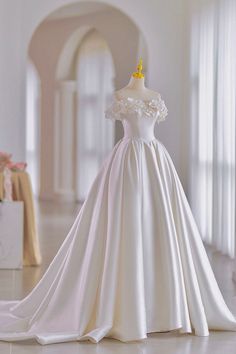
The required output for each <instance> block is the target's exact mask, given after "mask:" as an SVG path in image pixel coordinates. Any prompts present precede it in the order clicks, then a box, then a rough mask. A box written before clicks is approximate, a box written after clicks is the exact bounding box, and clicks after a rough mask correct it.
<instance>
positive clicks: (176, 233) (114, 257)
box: [0, 98, 236, 344]
mask: <svg viewBox="0 0 236 354" xmlns="http://www.w3.org/2000/svg"><path fill="white" fill-rule="evenodd" d="M166 113H167V111H166V108H165V105H164V102H163V101H162V100H161V99H160V98H158V99H156V100H152V101H141V100H133V99H127V100H126V99H122V100H121V101H119V102H118V101H117V100H114V102H113V103H112V106H111V107H110V108H109V109H108V110H107V114H106V117H107V118H112V119H114V118H115V119H120V120H122V123H123V125H124V132H125V134H124V137H123V138H122V139H121V140H120V141H119V142H118V143H117V144H116V145H115V147H114V149H113V150H112V151H111V152H110V154H109V155H108V156H107V158H106V160H105V161H104V163H103V165H102V167H101V168H100V171H99V173H98V175H97V177H96V178H95V180H94V182H93V184H92V187H91V189H90V191H89V194H88V197H87V199H86V201H85V202H84V204H83V206H82V208H81V210H80V212H79V214H78V216H77V218H76V220H75V222H74V224H73V226H72V228H71V230H70V232H69V234H68V235H67V237H66V239H65V241H64V243H63V244H62V246H61V248H60V249H59V251H58V253H57V255H56V256H55V258H54V260H53V261H52V263H51V264H50V266H49V268H48V270H47V271H46V273H45V274H44V276H43V277H42V279H41V281H40V282H39V283H38V285H37V286H36V287H35V288H34V289H33V290H32V291H31V292H30V293H29V295H28V296H27V297H25V298H24V299H22V300H19V301H1V302H0V339H1V340H5V341H17V340H22V339H27V338H35V339H36V340H37V341H38V342H39V343H41V344H48V343H57V342H67V341H73V340H78V341H81V340H87V339H89V340H90V341H92V342H98V341H100V340H101V339H102V338H103V337H111V338H116V339H119V340H121V341H125V342H126V341H131V340H139V339H143V338H146V337H147V333H150V332H158V331H167V330H173V329H179V332H180V333H195V334H196V335H199V336H208V334H209V332H208V330H209V329H217V330H236V320H235V318H234V316H233V315H232V313H231V312H230V310H229V309H228V307H227V305H226V304H225V302H224V299H223V297H222V295H221V292H220V290H219V288H218V285H217V283H216V280H215V277H214V274H213V272H212V269H211V266H210V263H209V260H208V258H207V255H206V252H205V249H204V246H203V244H202V241H201V237H200V234H199V232H198V229H197V227H196V224H195V221H194V218H193V216H192V213H191V210H190V207H189V204H188V201H187V199H186V196H185V194H184V191H183V188H182V186H181V183H180V180H179V178H178V175H177V173H176V170H175V167H174V165H173V162H172V160H171V158H170V156H169V154H168V152H167V150H166V148H165V147H164V146H163V144H162V143H161V142H160V141H159V140H157V139H156V138H155V136H154V124H155V122H156V121H157V120H158V121H160V120H163V119H164V117H165V115H166Z"/></svg>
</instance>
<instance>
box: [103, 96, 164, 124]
mask: <svg viewBox="0 0 236 354" xmlns="http://www.w3.org/2000/svg"><path fill="white" fill-rule="evenodd" d="M134 113H136V114H137V116H138V117H145V118H149V117H151V118H156V117H157V122H158V123H159V122H161V121H163V120H165V118H166V116H167V114H168V110H167V108H166V105H165V103H164V101H163V100H162V99H161V95H160V94H159V96H158V97H157V98H155V99H151V100H141V99H136V98H131V97H124V98H120V99H118V98H116V97H113V100H112V102H111V104H110V106H109V107H108V108H107V109H106V110H105V117H106V118H108V119H112V120H123V119H125V118H126V117H127V116H128V115H130V114H134Z"/></svg>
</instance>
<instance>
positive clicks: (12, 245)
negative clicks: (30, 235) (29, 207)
mask: <svg viewBox="0 0 236 354" xmlns="http://www.w3.org/2000/svg"><path fill="white" fill-rule="evenodd" d="M23 228H24V203H23V202H18V201H17V202H1V203H0V269H18V268H22V267H23Z"/></svg>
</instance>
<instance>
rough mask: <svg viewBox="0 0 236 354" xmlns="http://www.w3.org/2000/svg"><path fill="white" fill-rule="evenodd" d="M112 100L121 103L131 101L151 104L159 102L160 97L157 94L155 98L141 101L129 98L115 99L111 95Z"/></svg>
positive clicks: (114, 95) (115, 97)
mask: <svg viewBox="0 0 236 354" xmlns="http://www.w3.org/2000/svg"><path fill="white" fill-rule="evenodd" d="M112 98H113V100H115V101H118V102H122V101H133V102H143V103H151V102H159V101H160V99H161V95H160V94H158V96H157V97H156V98H149V99H142V98H134V97H130V96H123V97H122V96H120V97H117V96H116V94H113V97H112Z"/></svg>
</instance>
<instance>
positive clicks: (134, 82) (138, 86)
mask: <svg viewBox="0 0 236 354" xmlns="http://www.w3.org/2000/svg"><path fill="white" fill-rule="evenodd" d="M142 69H143V65H142V59H140V60H139V64H138V65H137V71H136V72H134V73H133V74H132V76H131V78H130V81H129V83H128V85H127V86H125V87H124V88H122V89H121V90H118V91H116V93H115V95H116V97H117V98H118V99H120V98H128V97H130V98H134V99H140V100H152V99H157V98H158V97H159V94H158V93H157V92H155V91H152V90H149V89H148V88H146V87H145V78H144V74H143V72H142Z"/></svg>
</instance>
